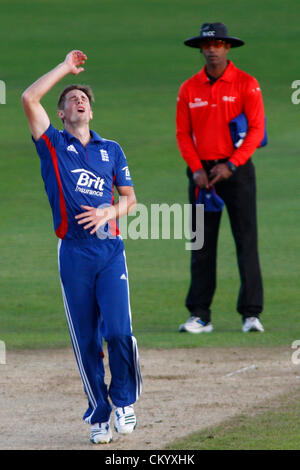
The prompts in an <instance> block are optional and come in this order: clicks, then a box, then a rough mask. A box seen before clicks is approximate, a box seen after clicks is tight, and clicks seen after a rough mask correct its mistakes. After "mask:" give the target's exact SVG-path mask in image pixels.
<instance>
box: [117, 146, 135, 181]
mask: <svg viewBox="0 0 300 470" xmlns="http://www.w3.org/2000/svg"><path fill="white" fill-rule="evenodd" d="M114 183H115V185H116V186H133V182H132V179H131V175H130V171H129V168H128V163H127V160H126V157H125V154H124V152H123V150H122V148H121V147H120V145H119V144H116V163H115V181H114Z"/></svg>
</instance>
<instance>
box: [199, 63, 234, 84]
mask: <svg viewBox="0 0 300 470" xmlns="http://www.w3.org/2000/svg"><path fill="white" fill-rule="evenodd" d="M205 68H206V66H204V67H203V68H202V69H201V70H200V72H199V80H200V84H201V85H202V84H203V83H206V82H209V83H210V80H209V78H208V76H207V75H206V72H205ZM235 70H236V67H235V66H234V65H233V63H232V62H231V60H229V61H228V65H227V67H226V69H225V72H224V73H223V75H222V76H221V77H220V78H218V80H217V81H219V80H222V81H224V82H232V81H233V78H234V75H235Z"/></svg>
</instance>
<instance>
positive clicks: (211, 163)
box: [201, 158, 229, 168]
mask: <svg viewBox="0 0 300 470" xmlns="http://www.w3.org/2000/svg"><path fill="white" fill-rule="evenodd" d="M228 160H229V158H220V159H219V160H201V163H202V165H203V167H204V168H212V167H213V166H215V165H218V163H225V162H227V161H228Z"/></svg>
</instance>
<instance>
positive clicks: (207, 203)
mask: <svg viewBox="0 0 300 470" xmlns="http://www.w3.org/2000/svg"><path fill="white" fill-rule="evenodd" d="M196 204H204V211H205V212H220V211H221V210H222V209H223V207H224V201H223V199H222V198H221V197H220V196H218V195H217V193H216V190H215V188H214V186H212V187H211V188H210V189H202V188H200V189H199V194H198V197H197V202H196Z"/></svg>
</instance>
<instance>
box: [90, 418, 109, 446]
mask: <svg viewBox="0 0 300 470" xmlns="http://www.w3.org/2000/svg"><path fill="white" fill-rule="evenodd" d="M90 441H91V442H92V443H93V444H108V443H109V442H111V441H112V433H111V429H110V426H109V421H107V422H106V423H95V424H92V426H91V435H90Z"/></svg>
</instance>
